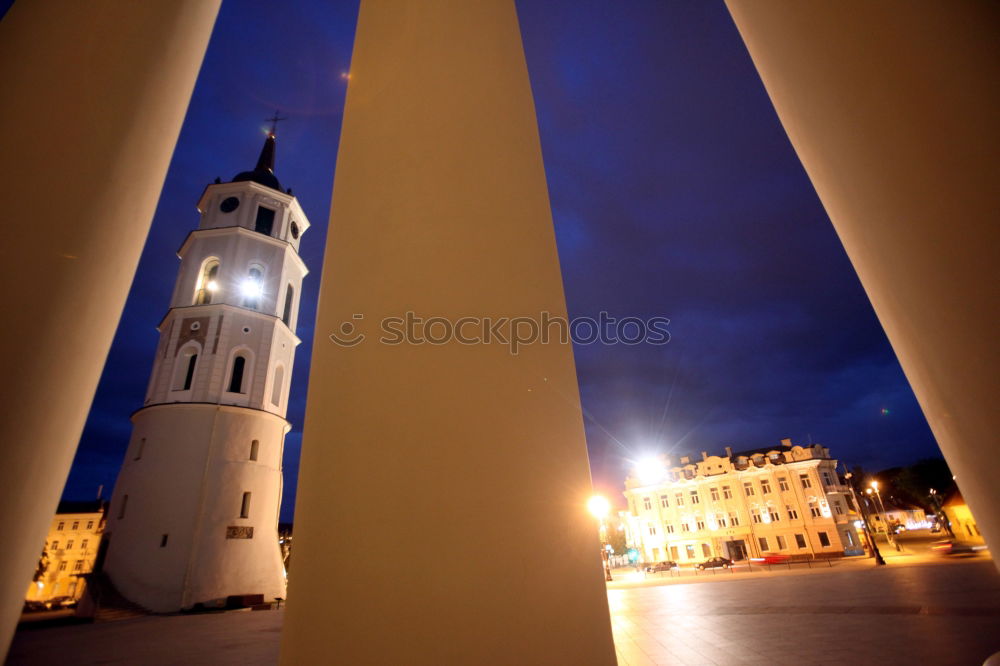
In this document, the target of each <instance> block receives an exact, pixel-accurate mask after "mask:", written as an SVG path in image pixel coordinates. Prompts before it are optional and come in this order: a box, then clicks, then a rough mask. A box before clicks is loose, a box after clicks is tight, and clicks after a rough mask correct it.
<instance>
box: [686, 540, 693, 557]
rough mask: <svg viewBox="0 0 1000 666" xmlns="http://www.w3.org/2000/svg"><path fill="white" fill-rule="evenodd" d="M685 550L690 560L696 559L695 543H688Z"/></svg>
mask: <svg viewBox="0 0 1000 666" xmlns="http://www.w3.org/2000/svg"><path fill="white" fill-rule="evenodd" d="M684 550H686V551H687V558H688V559H689V560H693V559H694V544H690V543H689V544H688V545H686V546H684Z"/></svg>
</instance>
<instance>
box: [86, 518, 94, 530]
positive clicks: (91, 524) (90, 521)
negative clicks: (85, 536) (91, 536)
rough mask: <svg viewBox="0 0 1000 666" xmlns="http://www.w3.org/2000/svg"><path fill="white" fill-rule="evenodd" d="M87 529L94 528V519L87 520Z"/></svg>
mask: <svg viewBox="0 0 1000 666" xmlns="http://www.w3.org/2000/svg"><path fill="white" fill-rule="evenodd" d="M87 529H88V530H92V529H94V521H92V520H88V521H87Z"/></svg>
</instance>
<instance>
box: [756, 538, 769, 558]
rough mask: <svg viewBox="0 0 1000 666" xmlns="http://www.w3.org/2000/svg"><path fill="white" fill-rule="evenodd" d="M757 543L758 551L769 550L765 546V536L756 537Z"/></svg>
mask: <svg viewBox="0 0 1000 666" xmlns="http://www.w3.org/2000/svg"><path fill="white" fill-rule="evenodd" d="M757 543H759V544H760V552H761V553H762V554H763V553H764V552H765V551H767V550H770V549H769V548H768V547H767V537H757Z"/></svg>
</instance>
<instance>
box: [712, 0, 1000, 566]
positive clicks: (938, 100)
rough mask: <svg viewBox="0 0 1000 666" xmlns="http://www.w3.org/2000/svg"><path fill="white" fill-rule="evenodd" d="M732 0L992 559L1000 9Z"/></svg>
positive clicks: (997, 512)
mask: <svg viewBox="0 0 1000 666" xmlns="http://www.w3.org/2000/svg"><path fill="white" fill-rule="evenodd" d="M727 2H728V5H729V10H730V12H731V13H732V16H733V19H734V20H735V21H736V25H737V27H738V28H739V30H740V33H741V34H742V36H743V39H744V41H745V42H746V45H747V48H748V49H749V51H750V55H751V57H752V58H753V61H754V64H755V65H756V66H757V70H758V72H760V75H761V78H762V79H763V81H764V85H765V87H766V88H767V91H768V94H769V95H770V96H771V100H772V102H773V103H774V106H775V109H776V110H777V112H778V116H779V117H780V118H781V122H782V123H783V124H784V127H785V130H786V131H787V132H788V137H789V139H790V140H791V142H792V145H793V146H794V147H795V150H796V152H797V153H798V155H799V158H800V159H801V160H802V164H803V165H804V166H805V169H806V172H807V173H808V174H809V177H810V178H811V179H812V182H813V185H814V186H815V187H816V191H817V193H818V194H819V197H820V199H821V200H822V202H823V205H824V206H825V207H826V210H827V213H829V215H830V220H831V221H832V222H833V225H834V227H835V228H836V230H837V233H838V234H839V235H840V239H841V241H842V242H843V243H844V248H845V249H846V250H847V254H848V256H849V257H850V259H851V261H852V262H853V264H854V268H855V269H856V270H857V272H858V277H859V278H860V279H861V283H862V285H863V286H864V288H865V290H866V291H867V293H868V296H869V298H870V299H871V302H872V306H873V307H874V308H875V312H876V313H877V314H878V317H879V319H880V321H881V322H882V326H883V327H884V328H885V332H886V334H887V335H888V337H889V341H890V342H891V343H892V346H893V349H895V351H896V355H897V356H898V357H899V361H900V363H901V364H902V366H903V370H904V372H905V373H906V376H907V379H909V381H910V384H911V386H912V387H913V390H914V392H915V393H916V396H917V399H918V400H919V401H920V405H921V407H922V408H923V411H924V414H925V415H926V416H927V420H928V422H929V423H930V426H931V428H932V430H933V431H934V435H935V437H936V438H937V441H938V444H939V445H940V446H941V450H942V451H943V452H944V455H945V458H946V459H947V461H948V464H949V466H950V467H951V469H952V471H953V472H954V474H955V475H956V480H957V481H958V484H959V486H960V487H961V489H962V494H963V495H964V496H965V498H966V499H967V500H968V503H969V506H970V507H971V508H972V510H973V512H975V515H976V518H977V519H978V521H979V526H980V527H981V529H982V531H983V534H984V535H985V537H986V540H987V542H988V543H989V544H990V545H991V546H992V548H993V549H994V550H997V549H1000V484H997V483H996V475H997V472H998V471H1000V465H998V462H997V439H998V434H997V433H998V432H1000V418H998V415H1000V411H998V410H997V406H996V399H997V396H998V395H1000V381H998V378H1000V372H998V368H997V359H998V351H997V349H998V347H997V344H996V336H997V309H998V305H1000V304H998V299H997V290H996V280H997V260H996V257H997V247H998V243H1000V232H998V228H1000V227H998V226H997V224H998V219H997V204H996V188H997V183H998V182H1000V162H998V160H997V155H998V154H1000V145H998V144H1000V141H998V136H1000V135H998V133H997V126H996V113H997V109H998V108H1000V99H998V98H1000V92H998V91H1000V87H998V86H997V84H996V81H997V78H998V76H1000V71H998V69H1000V68H998V63H1000V47H998V42H997V39H996V29H997V25H1000V20H998V19H1000V10H998V6H997V5H996V4H995V3H989V2H973V1H972V0H969V1H967V2H937V1H925V2H902V1H897V2H864V1H863V0H854V1H849V2H836V3H815V2H811V3H810V2H805V3H804V2H797V1H796V0H783V1H772V2H761V1H759V0H727ZM830 324H831V326H833V327H837V326H849V325H850V322H836V321H831V322H830Z"/></svg>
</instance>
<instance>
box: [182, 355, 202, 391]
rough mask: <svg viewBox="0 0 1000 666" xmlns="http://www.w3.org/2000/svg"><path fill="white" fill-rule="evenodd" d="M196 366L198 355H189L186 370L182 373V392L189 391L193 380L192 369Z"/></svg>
mask: <svg viewBox="0 0 1000 666" xmlns="http://www.w3.org/2000/svg"><path fill="white" fill-rule="evenodd" d="M197 364H198V355H197V354H191V355H190V356H189V357H188V362H187V370H186V371H185V372H184V386H183V387H182V388H181V390H182V391H188V390H190V389H191V382H192V381H193V380H194V368H195V366H196V365H197Z"/></svg>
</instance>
